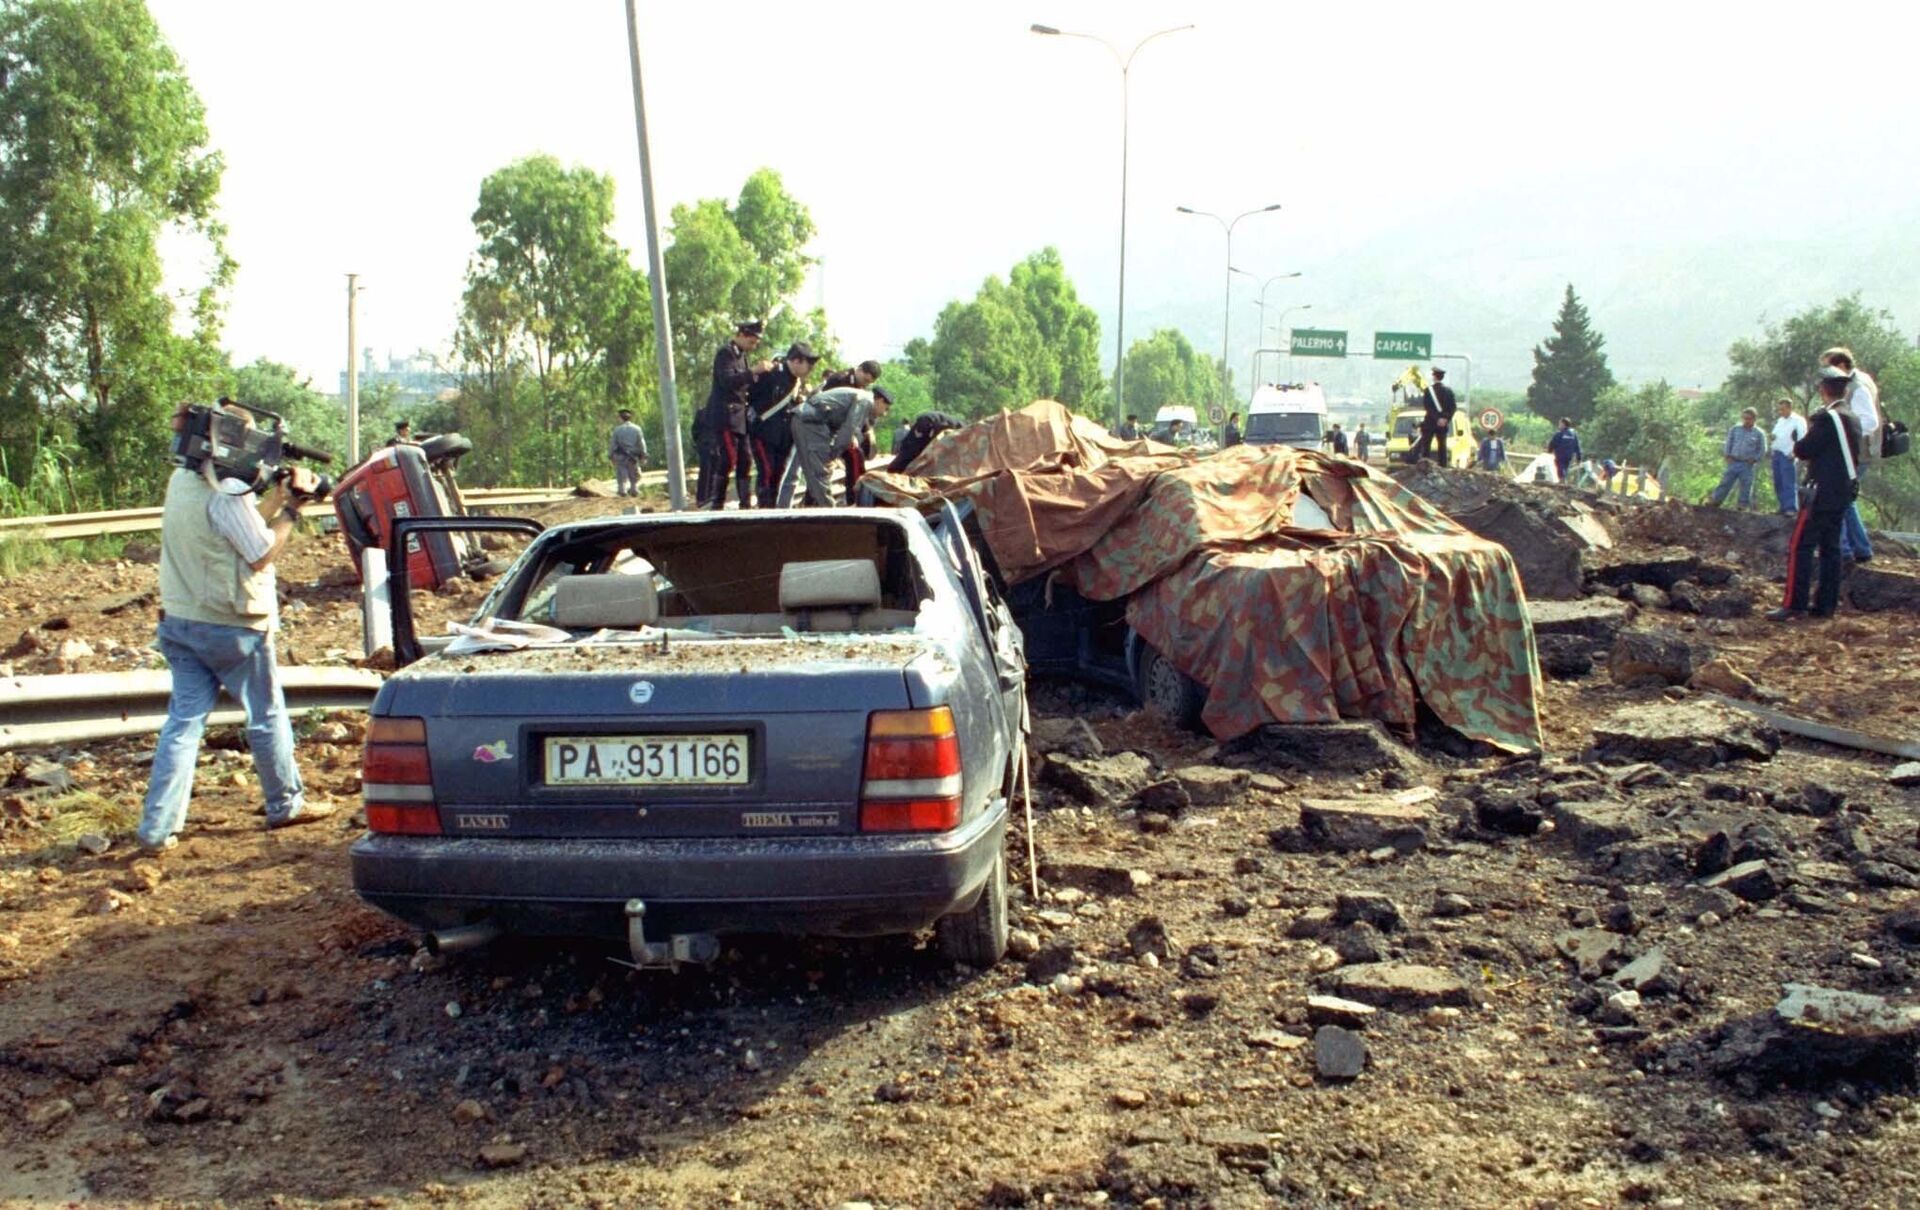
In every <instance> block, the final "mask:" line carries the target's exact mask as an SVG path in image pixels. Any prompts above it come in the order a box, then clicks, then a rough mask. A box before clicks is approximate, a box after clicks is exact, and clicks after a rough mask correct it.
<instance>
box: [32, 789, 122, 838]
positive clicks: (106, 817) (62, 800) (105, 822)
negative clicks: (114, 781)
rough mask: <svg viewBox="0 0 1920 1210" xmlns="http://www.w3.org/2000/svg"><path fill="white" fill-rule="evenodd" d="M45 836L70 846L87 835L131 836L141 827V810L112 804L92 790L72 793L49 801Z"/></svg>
mask: <svg viewBox="0 0 1920 1210" xmlns="http://www.w3.org/2000/svg"><path fill="white" fill-rule="evenodd" d="M43 809H44V810H45V811H46V812H47V816H48V818H47V834H48V835H49V836H51V837H52V838H53V839H54V840H56V841H58V842H60V843H62V844H72V843H73V842H74V841H76V840H78V839H80V837H82V836H84V835H86V834H87V833H88V832H98V833H100V834H101V835H102V836H115V835H119V834H121V833H125V832H131V831H133V829H134V828H135V827H136V826H138V824H139V823H140V808H139V807H137V806H131V805H129V804H128V803H126V802H120V801H115V800H114V799H111V798H106V797H104V796H102V795H99V794H95V793H94V792H93V791H91V790H71V791H69V792H67V793H65V794H62V795H60V796H59V797H58V798H51V799H48V800H47V802H46V803H45V804H44V806H43Z"/></svg>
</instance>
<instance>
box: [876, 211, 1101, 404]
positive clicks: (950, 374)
mask: <svg viewBox="0 0 1920 1210" xmlns="http://www.w3.org/2000/svg"><path fill="white" fill-rule="evenodd" d="M1099 343H1100V320H1099V317H1098V316H1097V315H1096V314H1095V313H1094V311H1093V309H1092V308H1091V307H1088V306H1087V305H1085V304H1084V303H1082V302H1081V301H1080V299H1079V295H1078V293H1077V292H1076V291H1075V290H1074V288H1073V283H1072V281H1071V280H1069V279H1068V278H1067V276H1066V271H1065V269H1064V267H1063V266H1062V264H1061V261H1060V254H1059V252H1057V251H1056V250H1055V249H1052V248H1045V249H1042V250H1041V251H1039V252H1036V253H1034V254H1032V255H1031V256H1029V257H1027V258H1026V259H1025V260H1023V261H1021V262H1020V263H1019V264H1017V265H1015V266H1014V267H1013V271H1012V272H1011V273H1010V274H1009V275H1008V280H1007V281H1002V280H1000V278H998V277H989V278H988V279H987V280H986V281H985V282H983V283H981V286H980V290H979V293H977V294H975V295H974V296H973V298H972V299H970V300H966V301H962V300H959V299H956V300H954V301H953V302H950V303H948V304H947V305H946V307H945V308H944V309H943V310H942V311H941V312H940V315H939V317H938V318H937V319H936V320H935V321H934V328H933V339H932V340H931V341H927V342H925V343H921V342H919V341H915V342H912V343H910V344H909V345H908V348H907V360H908V362H909V364H911V365H913V366H915V367H916V368H920V369H922V372H926V373H930V374H931V375H932V378H933V393H934V399H935V400H936V401H937V403H938V405H939V407H940V408H941V409H943V410H945V411H949V412H957V413H959V414H960V415H963V416H966V417H969V418H978V417H980V416H985V415H989V414H991V413H993V412H997V411H999V410H1001V409H1002V408H1019V407H1025V406H1026V405H1027V404H1029V403H1032V402H1033V401H1034V400H1035V399H1043V398H1051V399H1057V400H1059V401H1060V402H1061V403H1063V404H1065V405H1067V406H1068V407H1069V408H1073V409H1076V410H1080V411H1087V410H1096V409H1098V408H1099V407H1100V406H1101V403H1102V400H1103V399H1104V397H1105V394H1106V382H1105V380H1104V379H1103V378H1102V377H1101V376H1100V366H1099Z"/></svg>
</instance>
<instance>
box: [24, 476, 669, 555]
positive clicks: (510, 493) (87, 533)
mask: <svg viewBox="0 0 1920 1210" xmlns="http://www.w3.org/2000/svg"><path fill="white" fill-rule="evenodd" d="M640 481H641V482H642V483H643V484H663V483H665V482H666V481H667V474H666V472H665V471H649V472H647V473H646V474H643V475H641V476H640ZM572 496H573V489H572V488H566V487H473V488H463V489H461V492H460V497H461V499H463V500H465V501H466V502H467V503H468V504H471V505H474V506H476V507H483V508H497V507H502V506H505V505H511V504H550V503H552V502H553V501H556V500H567V499H571V498H572ZM160 513H161V510H160V509H159V508H157V507H155V508H124V509H119V510H117V511H114V512H93V513H55V514H50V515H48V516H42V517H0V541H4V540H6V539H8V538H34V539H41V540H45V541H53V540H56V539H64V538H99V537H105V536H106V535H108V534H139V533H150V532H152V531H154V530H157V529H159V528H160ZM300 515H301V516H303V517H330V516H332V515H333V505H332V504H331V503H328V502H325V501H322V502H320V503H318V504H307V505H303V506H301V509H300Z"/></svg>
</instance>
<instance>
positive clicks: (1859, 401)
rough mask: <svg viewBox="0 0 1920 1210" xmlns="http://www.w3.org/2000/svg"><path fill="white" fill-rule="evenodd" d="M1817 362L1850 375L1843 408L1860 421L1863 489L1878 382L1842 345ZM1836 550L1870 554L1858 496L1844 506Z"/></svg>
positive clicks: (1876, 422) (1876, 418)
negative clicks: (1845, 511) (1851, 380)
mask: <svg viewBox="0 0 1920 1210" xmlns="http://www.w3.org/2000/svg"><path fill="white" fill-rule="evenodd" d="M1820 364H1821V365H1823V366H1836V367H1838V368H1840V369H1842V370H1845V371H1846V372H1847V373H1849V374H1851V375H1853V385H1852V386H1851V387H1850V388H1849V389H1848V391H1847V410H1848V411H1850V412H1852V413H1853V418H1854V419H1855V420H1858V421H1859V422H1860V465H1859V467H1858V471H1859V481H1860V484H1861V486H1862V488H1863V489H1864V487H1865V485H1866V479H1867V471H1868V469H1869V468H1870V467H1871V466H1872V465H1873V455H1874V451H1876V450H1878V449H1879V448H1880V384H1879V383H1877V382H1875V381H1874V380H1873V375H1871V374H1869V373H1867V372H1866V371H1865V370H1862V369H1860V368H1859V367H1857V366H1855V365H1854V364H1853V350H1852V349H1849V348H1847V347H1845V346H1844V345H1839V346H1835V347H1834V348H1831V349H1828V350H1827V351H1826V352H1824V353H1822V354H1820ZM1840 553H1841V556H1842V557H1843V558H1846V559H1850V560H1852V561H1853V562H1855V563H1865V562H1867V561H1868V560H1870V559H1872V558H1873V542H1872V540H1871V539H1869V538H1868V537H1867V527H1866V526H1865V525H1864V524H1862V523H1861V520H1860V504H1859V502H1858V500H1856V501H1855V502H1854V503H1853V504H1851V505H1849V506H1848V507H1847V515H1846V516H1845V517H1843V518H1841V522H1840Z"/></svg>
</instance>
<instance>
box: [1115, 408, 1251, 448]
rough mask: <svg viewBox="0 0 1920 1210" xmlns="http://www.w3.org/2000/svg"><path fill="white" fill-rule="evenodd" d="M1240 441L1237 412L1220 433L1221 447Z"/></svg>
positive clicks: (1236, 443) (1230, 417)
mask: <svg viewBox="0 0 1920 1210" xmlns="http://www.w3.org/2000/svg"><path fill="white" fill-rule="evenodd" d="M1122 435H1123V436H1124V434H1122ZM1240 441H1241V437H1240V413H1238V412H1235V413H1233V414H1232V415H1231V416H1228V417H1227V427H1226V430H1225V431H1224V432H1222V433H1221V434H1220V448H1221V449H1223V450H1224V449H1227V448H1228V447H1230V446H1235V445H1239V444H1240Z"/></svg>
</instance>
